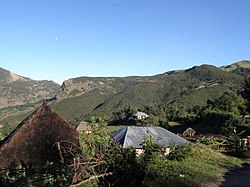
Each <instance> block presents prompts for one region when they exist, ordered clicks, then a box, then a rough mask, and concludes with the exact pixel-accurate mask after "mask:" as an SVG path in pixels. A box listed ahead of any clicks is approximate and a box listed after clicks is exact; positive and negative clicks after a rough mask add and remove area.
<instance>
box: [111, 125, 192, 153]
mask: <svg viewBox="0 0 250 187" xmlns="http://www.w3.org/2000/svg"><path fill="white" fill-rule="evenodd" d="M111 137H112V139H113V141H114V142H115V143H119V144H121V145H122V147H123V148H124V149H126V148H130V147H132V148H135V149H136V154H137V155H140V154H141V153H143V149H142V145H141V142H142V141H143V140H144V139H145V138H146V139H147V140H149V138H150V137H153V138H154V141H155V143H156V144H159V145H160V146H162V147H164V148H166V150H165V151H166V154H168V153H169V151H170V147H171V146H172V145H183V144H186V143H187V142H188V141H187V140H185V139H184V138H181V137H180V136H177V135H175V134H174V133H172V132H170V131H168V130H166V129H164V128H162V127H127V128H123V129H120V130H117V131H114V132H112V133H111Z"/></svg>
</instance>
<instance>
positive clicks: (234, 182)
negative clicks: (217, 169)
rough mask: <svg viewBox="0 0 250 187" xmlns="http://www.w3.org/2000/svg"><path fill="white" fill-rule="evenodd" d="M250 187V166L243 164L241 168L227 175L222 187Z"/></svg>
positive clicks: (222, 181) (222, 180) (223, 179)
mask: <svg viewBox="0 0 250 187" xmlns="http://www.w3.org/2000/svg"><path fill="white" fill-rule="evenodd" d="M226 186H229V187H231V186H232V187H250V164H243V165H242V167H241V168H236V169H233V170H230V171H229V172H227V173H225V175H224V177H223V178H222V179H221V185H220V187H226Z"/></svg>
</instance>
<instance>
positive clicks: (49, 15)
mask: <svg viewBox="0 0 250 187" xmlns="http://www.w3.org/2000/svg"><path fill="white" fill-rule="evenodd" d="M249 7H250V1H249V0H0V23H1V28H0V67H2V68H5V69H8V70H10V71H12V72H14V73H17V74H20V75H23V76H27V77H30V78H32V79H37V80H42V79H47V80H54V81H56V82H58V83H60V84H61V83H62V82H63V80H66V79H69V78H73V77H78V76H129V75H155V74H159V73H163V72H166V71H170V70H175V69H186V68H191V67H192V66H195V65H201V64H213V65H216V66H222V65H227V64H231V63H233V62H236V61H240V60H243V59H246V60H249V59H250V34H249V30H250V11H249Z"/></svg>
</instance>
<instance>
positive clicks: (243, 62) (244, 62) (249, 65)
mask: <svg viewBox="0 0 250 187" xmlns="http://www.w3.org/2000/svg"><path fill="white" fill-rule="evenodd" d="M220 68H221V69H222V70H224V71H227V72H232V71H234V70H236V69H237V68H250V61H249V60H241V61H239V62H235V63H233V64H231V65H227V66H222V67H220Z"/></svg>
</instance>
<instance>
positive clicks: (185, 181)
mask: <svg viewBox="0 0 250 187" xmlns="http://www.w3.org/2000/svg"><path fill="white" fill-rule="evenodd" d="M243 162H244V161H243V160H240V159H237V158H233V157H229V156H225V155H223V154H221V153H219V152H217V151H214V150H212V149H210V148H208V147H205V146H203V145H193V146H192V152H191V153H189V154H188V156H186V158H185V159H184V160H181V161H177V160H171V161H169V160H165V159H162V160H159V159H157V158H156V159H152V161H151V163H150V164H149V165H148V168H147V171H148V173H147V174H146V177H145V179H144V181H143V185H144V186H199V185H200V184H201V183H206V182H207V181H211V180H218V178H219V177H220V176H222V175H223V174H224V173H225V172H227V171H228V170H230V169H232V168H234V167H240V165H241V164H242V163H243Z"/></svg>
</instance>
